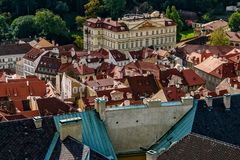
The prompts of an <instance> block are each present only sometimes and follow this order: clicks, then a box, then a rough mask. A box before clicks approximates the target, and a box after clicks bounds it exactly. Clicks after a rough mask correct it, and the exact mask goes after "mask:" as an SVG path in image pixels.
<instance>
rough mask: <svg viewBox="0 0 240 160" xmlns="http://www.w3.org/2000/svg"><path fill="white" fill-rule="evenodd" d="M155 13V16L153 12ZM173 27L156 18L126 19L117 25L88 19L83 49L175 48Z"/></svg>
mask: <svg viewBox="0 0 240 160" xmlns="http://www.w3.org/2000/svg"><path fill="white" fill-rule="evenodd" d="M157 13H158V12H157ZM176 31H177V30H176V24H175V23H174V22H173V21H172V20H170V19H167V18H164V17H163V16H160V14H159V13H158V14H151V15H149V14H145V15H126V16H125V17H123V18H122V19H119V20H118V21H114V20H112V19H111V18H105V19H104V18H91V19H88V20H87V21H86V22H85V24H84V49H87V50H97V49H100V48H104V49H109V50H111V49H117V50H122V51H129V50H139V49H142V48H143V47H149V46H153V47H154V48H162V49H171V48H174V47H175V45H176Z"/></svg>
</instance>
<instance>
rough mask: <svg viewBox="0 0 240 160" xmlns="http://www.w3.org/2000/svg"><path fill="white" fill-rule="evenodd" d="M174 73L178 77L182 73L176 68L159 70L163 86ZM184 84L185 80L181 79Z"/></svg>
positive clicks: (165, 85)
mask: <svg viewBox="0 0 240 160" xmlns="http://www.w3.org/2000/svg"><path fill="white" fill-rule="evenodd" d="M173 75H176V76H178V77H182V73H181V72H179V71H178V70H177V69H176V68H171V69H167V70H161V71H160V83H161V85H162V86H163V87H167V86H168V83H169V79H170V78H171V76H173ZM182 83H183V84H185V81H182Z"/></svg>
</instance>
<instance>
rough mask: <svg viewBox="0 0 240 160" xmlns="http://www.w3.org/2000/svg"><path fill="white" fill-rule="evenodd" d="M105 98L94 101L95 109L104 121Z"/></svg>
mask: <svg viewBox="0 0 240 160" xmlns="http://www.w3.org/2000/svg"><path fill="white" fill-rule="evenodd" d="M106 102H107V100H106V98H104V97H100V98H96V99H95V109H96V110H97V112H98V113H99V115H100V117H101V119H102V120H105V110H106Z"/></svg>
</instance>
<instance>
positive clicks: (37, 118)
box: [33, 116, 42, 129]
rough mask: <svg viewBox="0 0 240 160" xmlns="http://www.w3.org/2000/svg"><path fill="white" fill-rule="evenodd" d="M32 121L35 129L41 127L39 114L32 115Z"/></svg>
mask: <svg viewBox="0 0 240 160" xmlns="http://www.w3.org/2000/svg"><path fill="white" fill-rule="evenodd" d="M33 121H34V124H35V127H36V128H37V129H38V128H42V117H41V116H36V117H33Z"/></svg>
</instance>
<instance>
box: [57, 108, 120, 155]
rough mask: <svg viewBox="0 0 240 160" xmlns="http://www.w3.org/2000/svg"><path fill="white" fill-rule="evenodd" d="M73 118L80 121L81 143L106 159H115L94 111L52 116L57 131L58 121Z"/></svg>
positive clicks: (104, 131) (100, 122) (105, 132)
mask: <svg viewBox="0 0 240 160" xmlns="http://www.w3.org/2000/svg"><path fill="white" fill-rule="evenodd" d="M75 117H80V118H81V119H82V128H83V130H82V143H83V144H85V145H87V146H89V147H90V148H91V149H92V150H94V151H96V152H98V153H100V154H101V155H103V156H105V157H106V158H108V159H117V157H116V155H115V152H114V149H113V146H112V144H111V141H110V139H109V137H108V134H107V131H106V128H105V126H104V123H103V121H101V120H100V119H99V116H98V115H97V113H96V112H95V111H86V112H78V113H72V114H65V115H59V116H54V121H55V125H56V128H57V131H59V129H60V123H59V122H60V120H62V119H68V118H75Z"/></svg>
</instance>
